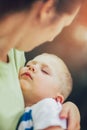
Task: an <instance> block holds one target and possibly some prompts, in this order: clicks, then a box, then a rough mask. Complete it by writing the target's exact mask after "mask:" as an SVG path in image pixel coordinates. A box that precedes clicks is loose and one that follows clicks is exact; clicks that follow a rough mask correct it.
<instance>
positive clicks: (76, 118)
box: [60, 102, 80, 130]
mask: <svg viewBox="0 0 87 130" xmlns="http://www.w3.org/2000/svg"><path fill="white" fill-rule="evenodd" d="M60 117H61V118H66V119H67V120H68V130H80V113H79V110H78V108H77V106H76V105H75V104H73V103H72V102H66V103H64V104H63V109H62V111H61V113H60Z"/></svg>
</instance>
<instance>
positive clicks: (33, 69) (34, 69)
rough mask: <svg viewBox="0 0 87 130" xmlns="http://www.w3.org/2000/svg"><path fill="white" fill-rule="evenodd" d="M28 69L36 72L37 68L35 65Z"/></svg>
mask: <svg viewBox="0 0 87 130" xmlns="http://www.w3.org/2000/svg"><path fill="white" fill-rule="evenodd" d="M28 69H29V70H31V71H32V72H36V66H35V65H29V67H28Z"/></svg>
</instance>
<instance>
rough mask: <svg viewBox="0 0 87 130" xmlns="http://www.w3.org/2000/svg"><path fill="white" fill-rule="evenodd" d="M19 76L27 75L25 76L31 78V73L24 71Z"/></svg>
mask: <svg viewBox="0 0 87 130" xmlns="http://www.w3.org/2000/svg"><path fill="white" fill-rule="evenodd" d="M21 76H27V77H29V78H30V79H31V80H33V78H32V76H31V74H30V73H29V72H25V73H23V74H22V75H21Z"/></svg>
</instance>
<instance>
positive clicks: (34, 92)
mask: <svg viewBox="0 0 87 130" xmlns="http://www.w3.org/2000/svg"><path fill="white" fill-rule="evenodd" d="M57 68H58V64H57V66H56V63H55V62H54V60H53V58H51V57H50V58H49V57H48V56H46V55H40V56H37V57H36V58H34V59H33V60H31V61H29V62H28V63H27V64H26V66H25V67H23V68H21V69H20V72H19V79H20V83H21V87H22V91H23V94H24V96H25V97H26V98H27V99H28V100H29V102H31V103H32V104H34V103H36V102H37V101H39V100H41V99H43V98H46V97H53V98H55V95H57V92H58V72H57Z"/></svg>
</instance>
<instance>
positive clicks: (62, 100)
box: [55, 93, 64, 103]
mask: <svg viewBox="0 0 87 130" xmlns="http://www.w3.org/2000/svg"><path fill="white" fill-rule="evenodd" d="M55 99H56V101H57V102H60V103H63V102H64V97H63V96H62V95H61V94H60V93H58V94H57V96H56V98H55Z"/></svg>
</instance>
